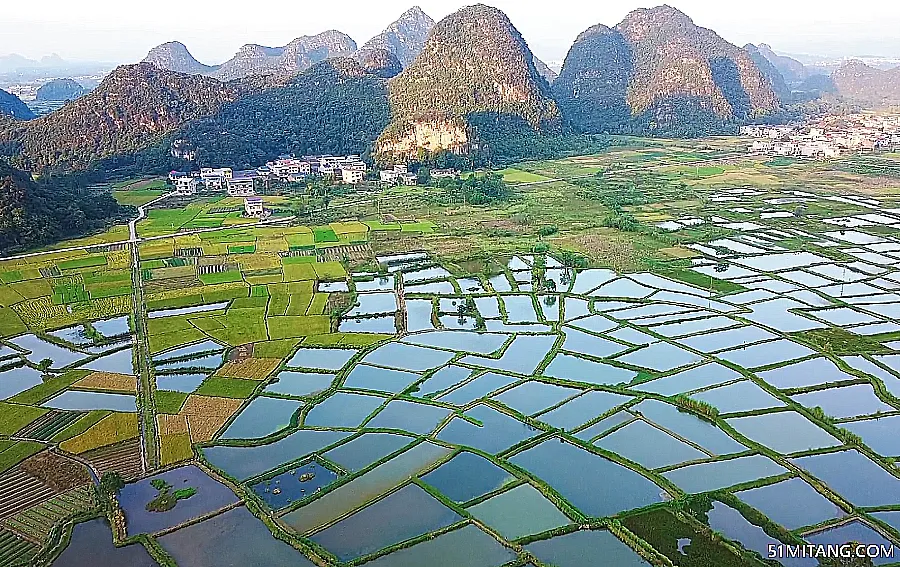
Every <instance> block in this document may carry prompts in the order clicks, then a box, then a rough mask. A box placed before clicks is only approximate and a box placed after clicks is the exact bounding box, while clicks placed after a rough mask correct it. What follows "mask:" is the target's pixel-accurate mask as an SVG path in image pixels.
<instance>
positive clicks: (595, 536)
mask: <svg viewBox="0 0 900 567" xmlns="http://www.w3.org/2000/svg"><path fill="white" fill-rule="evenodd" d="M525 549H527V550H528V551H530V552H531V553H533V554H534V556H535V557H537V558H538V559H540V560H541V561H542V562H544V563H547V564H552V565H554V566H556V567H597V558H599V557H602V558H603V562H604V564H606V565H610V566H612V565H615V567H647V566H649V565H650V564H649V563H647V562H646V561H644V560H643V559H641V557H640V555H638V554H637V553H635V552H634V550H632V549H631V548H630V547H628V546H627V545H625V544H624V543H622V542H621V541H619V539H618V538H617V537H616V536H614V535H612V534H611V533H609V532H607V531H600V530H592V531H587V530H582V531H577V532H572V533H570V534H567V535H562V536H557V537H554V538H550V539H545V540H542V541H536V542H534V543H530V544H528V545H526V546H525Z"/></svg>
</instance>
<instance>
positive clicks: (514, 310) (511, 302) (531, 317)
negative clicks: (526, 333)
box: [503, 295, 538, 323]
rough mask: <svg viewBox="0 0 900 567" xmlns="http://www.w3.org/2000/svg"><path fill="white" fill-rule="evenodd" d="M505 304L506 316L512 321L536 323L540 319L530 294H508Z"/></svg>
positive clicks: (504, 298)
mask: <svg viewBox="0 0 900 567" xmlns="http://www.w3.org/2000/svg"><path fill="white" fill-rule="evenodd" d="M503 305H504V306H505V307H506V318H507V320H508V321H509V322H511V323H536V322H537V320H538V316H537V313H536V312H535V310H534V300H532V299H531V296H530V295H506V296H504V297H503Z"/></svg>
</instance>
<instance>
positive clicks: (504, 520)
mask: <svg viewBox="0 0 900 567" xmlns="http://www.w3.org/2000/svg"><path fill="white" fill-rule="evenodd" d="M467 511H468V512H469V513H470V514H472V515H473V516H475V517H476V518H478V519H479V520H481V521H482V522H483V523H484V524H486V525H487V526H489V527H491V528H493V529H495V530H497V531H498V532H499V533H500V535H501V536H503V537H504V538H506V539H507V540H510V541H511V540H515V539H519V538H520V537H523V536H526V535H531V534H537V533H541V532H544V531H547V530H552V529H554V528H558V527H560V526H565V525H567V524H571V523H572V520H570V519H569V518H567V517H566V515H565V514H563V513H562V512H560V511H559V509H558V508H557V507H556V506H554V505H553V504H551V503H550V501H549V500H547V499H546V498H544V496H543V495H542V494H541V493H540V492H539V491H538V490H537V489H536V488H535V487H533V486H531V485H530V484H521V485H519V486H517V487H515V488H511V489H509V490H507V491H506V492H503V493H502V494H498V495H497V496H492V497H491V498H489V499H487V500H485V501H484V502H480V503H478V504H476V505H475V506H472V507H471V508H468V509H467Z"/></svg>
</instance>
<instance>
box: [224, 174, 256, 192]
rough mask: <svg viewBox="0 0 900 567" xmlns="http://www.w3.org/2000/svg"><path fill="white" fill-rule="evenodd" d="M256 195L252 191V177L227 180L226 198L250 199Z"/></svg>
mask: <svg viewBox="0 0 900 567" xmlns="http://www.w3.org/2000/svg"><path fill="white" fill-rule="evenodd" d="M253 195H256V191H254V190H253V178H252V177H238V178H231V179H229V180H228V196H229V197H251V196H253Z"/></svg>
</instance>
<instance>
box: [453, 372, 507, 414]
mask: <svg viewBox="0 0 900 567" xmlns="http://www.w3.org/2000/svg"><path fill="white" fill-rule="evenodd" d="M515 382H518V378H513V377H512V376H506V375H505V374H495V373H493V372H488V373H486V374H482V375H481V376H479V377H477V378H475V379H474V380H470V381H468V382H466V383H465V384H463V385H462V386H460V387H459V388H455V389H453V390H450V391H449V392H447V393H446V394H442V395H440V396H438V398H437V399H438V400H440V401H442V402H445V403H448V404H456V405H458V406H464V405H466V404H468V403H470V402H473V401H475V400H477V399H480V398H483V397H485V396H487V395H488V394H490V393H491V392H494V391H496V390H499V389H501V388H505V387H506V386H509V385H510V384H513V383H515Z"/></svg>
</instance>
